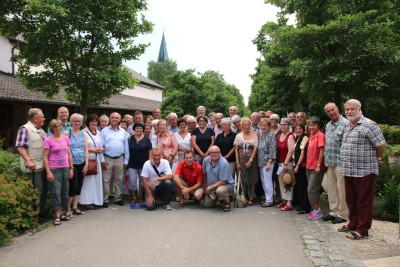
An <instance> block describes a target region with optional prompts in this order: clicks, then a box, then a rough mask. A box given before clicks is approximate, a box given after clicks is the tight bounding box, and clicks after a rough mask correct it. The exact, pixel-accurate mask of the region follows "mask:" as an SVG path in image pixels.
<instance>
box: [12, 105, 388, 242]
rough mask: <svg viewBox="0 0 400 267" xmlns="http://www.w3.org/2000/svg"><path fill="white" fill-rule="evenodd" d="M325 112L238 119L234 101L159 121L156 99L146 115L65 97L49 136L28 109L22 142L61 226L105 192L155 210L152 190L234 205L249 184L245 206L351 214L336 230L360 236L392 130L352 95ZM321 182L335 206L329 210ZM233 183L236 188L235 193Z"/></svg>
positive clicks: (156, 194)
mask: <svg viewBox="0 0 400 267" xmlns="http://www.w3.org/2000/svg"><path fill="white" fill-rule="evenodd" d="M324 111H325V113H326V115H327V116H328V117H329V118H330V121H329V122H328V123H327V124H326V126H325V132H322V131H321V126H322V125H321V120H320V119H319V118H318V117H316V116H311V117H310V118H307V116H306V113H305V112H297V113H294V112H291V113H289V114H287V117H284V118H280V116H279V115H278V114H274V113H273V112H271V111H267V112H263V111H260V112H253V113H252V114H251V116H250V118H247V117H243V118H241V117H240V116H239V115H238V109H237V107H235V106H232V107H230V108H229V111H228V112H229V116H227V117H224V114H222V113H215V112H211V113H209V114H208V116H207V114H206V109H205V107H203V106H200V107H198V108H197V114H196V116H193V115H190V114H186V115H184V116H183V117H180V118H178V116H177V114H175V113H170V114H168V116H166V118H165V119H162V118H161V110H160V109H158V108H156V109H154V110H153V113H152V115H147V116H146V117H145V116H144V115H143V114H142V112H140V111H136V112H135V113H134V115H133V116H131V115H129V114H127V115H124V117H123V118H122V117H121V115H120V114H119V113H117V112H113V113H111V114H110V115H109V117H108V116H107V115H102V116H100V117H98V115H96V114H89V115H87V117H86V119H84V116H83V115H81V114H77V113H75V114H72V115H71V116H69V111H68V109H67V108H65V107H60V108H59V109H58V116H57V118H56V119H53V120H51V121H50V123H49V128H48V133H47V134H46V133H45V131H44V130H43V129H42V127H43V124H44V120H45V118H44V115H43V112H42V111H41V110H40V109H38V108H32V109H30V110H29V121H28V122H27V123H26V124H25V125H23V126H22V127H21V128H20V129H19V131H18V136H17V140H16V147H17V150H18V152H19V153H20V156H21V168H22V170H24V171H25V172H26V173H27V175H28V176H29V177H30V178H31V179H32V181H33V183H34V185H35V186H36V187H37V188H38V189H39V192H40V215H41V216H44V215H45V214H44V213H45V210H46V200H47V192H49V195H50V199H51V210H52V212H53V215H54V221H53V223H54V224H55V225H59V224H60V223H61V221H67V220H70V219H71V218H73V217H74V216H79V215H84V214H85V211H84V210H83V208H85V209H86V210H94V209H98V208H107V207H108V206H109V203H110V201H111V202H113V203H114V204H115V205H120V206H124V205H125V201H127V199H129V200H128V201H130V204H131V205H137V204H138V205H143V206H145V207H146V208H147V209H148V210H154V209H156V207H157V206H158V205H157V204H158V202H157V199H159V201H160V202H162V205H163V207H164V208H165V209H166V210H171V209H172V207H171V204H170V202H171V197H174V198H175V199H174V200H175V201H176V202H177V204H176V208H180V207H182V205H184V203H185V202H186V201H189V200H193V201H195V202H198V203H199V204H200V205H202V206H204V207H213V206H218V205H222V209H223V211H225V212H228V211H230V209H231V202H232V198H235V197H236V196H237V195H239V194H242V195H243V196H245V197H246V199H247V205H248V206H252V205H254V204H255V203H256V202H255V200H256V199H258V203H259V204H260V205H261V207H266V208H267V207H272V206H276V207H278V208H279V209H280V210H281V211H283V212H286V211H291V210H293V209H294V208H295V207H297V209H296V211H297V213H298V214H306V215H307V216H308V218H309V219H310V220H318V219H321V218H322V220H324V221H331V222H332V223H345V222H347V224H343V225H342V226H341V227H340V228H339V229H338V231H340V232H348V235H347V237H348V238H351V239H354V240H358V239H361V238H364V237H366V236H368V230H369V229H370V227H371V222H372V203H373V199H374V189H375V179H376V175H377V174H378V163H379V161H380V155H381V154H382V152H383V150H384V149H385V140H384V138H383V135H382V132H381V131H380V129H379V127H378V126H377V124H376V123H375V122H373V121H371V120H369V119H367V118H365V117H364V116H363V115H362V112H361V103H360V102H359V101H358V100H356V99H350V100H348V101H347V102H346V103H345V104H344V111H345V115H346V118H347V119H346V118H345V117H344V116H342V115H341V114H340V111H339V108H338V106H337V105H336V104H335V103H327V104H326V105H325V110H324ZM68 119H69V120H68ZM324 174H325V176H326V177H325V178H323V177H324ZM238 178H239V179H238ZM323 180H324V181H326V186H325V189H326V191H327V193H328V199H329V209H330V212H329V213H328V214H325V215H323V214H322V213H321V209H320V205H321V204H320V194H321V188H322V187H321V185H322V181H323ZM235 181H240V183H241V188H242V190H241V192H234V188H235ZM127 196H129V198H128V197H127Z"/></svg>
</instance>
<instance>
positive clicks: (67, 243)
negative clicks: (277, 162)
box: [0, 203, 313, 267]
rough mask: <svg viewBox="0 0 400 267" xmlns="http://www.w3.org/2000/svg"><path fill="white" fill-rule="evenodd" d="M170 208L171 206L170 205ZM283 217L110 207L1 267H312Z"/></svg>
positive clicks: (8, 249)
mask: <svg viewBox="0 0 400 267" xmlns="http://www.w3.org/2000/svg"><path fill="white" fill-rule="evenodd" d="M172 204H173V207H174V205H175V203H172ZM304 248H305V247H304V244H303V241H302V239H301V238H300V234H299V232H298V230H297V227H296V225H295V223H294V221H293V219H292V217H291V215H290V214H289V213H287V212H281V211H279V210H278V209H277V208H275V207H272V208H261V207H260V206H259V205H255V206H252V207H247V208H244V209H236V208H232V210H231V211H230V212H228V213H225V212H223V211H222V210H221V209H220V208H212V209H203V208H199V207H198V206H197V205H195V204H194V203H189V204H187V205H185V206H184V207H183V208H182V209H179V210H175V209H173V210H172V211H166V210H164V209H163V208H162V207H160V208H157V209H156V210H155V211H151V212H149V211H146V210H143V209H129V206H128V205H125V206H124V207H119V206H116V205H110V207H109V208H107V209H101V210H95V211H88V212H86V214H85V215H83V216H77V217H75V218H74V219H72V220H71V221H69V222H62V224H61V226H51V227H49V228H47V229H46V230H44V231H41V232H39V233H36V234H34V235H24V236H22V237H20V238H17V239H16V240H15V241H14V244H11V245H8V246H5V247H3V248H1V249H0V266H263V267H265V266H282V267H283V266H313V265H312V263H311V262H310V261H309V260H308V259H307V258H306V255H305V253H304Z"/></svg>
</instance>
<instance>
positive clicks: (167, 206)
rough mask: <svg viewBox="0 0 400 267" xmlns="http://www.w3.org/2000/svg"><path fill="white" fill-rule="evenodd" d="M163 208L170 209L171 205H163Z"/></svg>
mask: <svg viewBox="0 0 400 267" xmlns="http://www.w3.org/2000/svg"><path fill="white" fill-rule="evenodd" d="M164 209H166V210H172V208H171V205H169V204H167V205H164Z"/></svg>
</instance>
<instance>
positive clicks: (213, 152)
mask: <svg viewBox="0 0 400 267" xmlns="http://www.w3.org/2000/svg"><path fill="white" fill-rule="evenodd" d="M210 154H213V155H215V154H219V152H218V151H210Z"/></svg>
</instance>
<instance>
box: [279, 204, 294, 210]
mask: <svg viewBox="0 0 400 267" xmlns="http://www.w3.org/2000/svg"><path fill="white" fill-rule="evenodd" d="M292 209H293V208H292V207H291V206H288V205H285V206H284V207H283V208H281V211H291V210H292Z"/></svg>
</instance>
